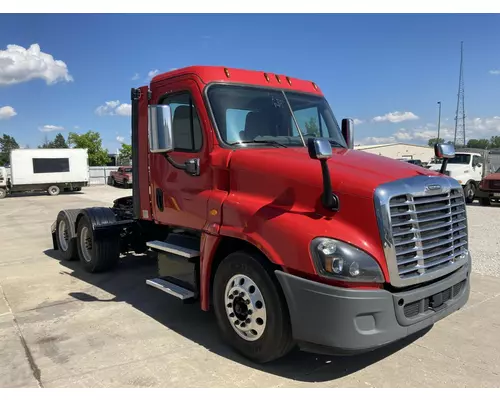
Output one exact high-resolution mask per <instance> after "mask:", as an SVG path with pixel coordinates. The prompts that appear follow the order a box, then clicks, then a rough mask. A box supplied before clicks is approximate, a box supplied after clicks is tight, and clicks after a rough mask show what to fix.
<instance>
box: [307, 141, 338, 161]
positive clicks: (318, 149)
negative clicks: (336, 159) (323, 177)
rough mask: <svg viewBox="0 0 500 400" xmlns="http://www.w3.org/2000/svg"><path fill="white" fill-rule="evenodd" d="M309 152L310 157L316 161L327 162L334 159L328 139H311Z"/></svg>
mask: <svg viewBox="0 0 500 400" xmlns="http://www.w3.org/2000/svg"><path fill="white" fill-rule="evenodd" d="M307 150H308V151H309V157H311V158H312V159H314V160H325V159H328V158H331V157H332V145H331V144H330V142H329V141H328V139H327V138H309V139H308V141H307Z"/></svg>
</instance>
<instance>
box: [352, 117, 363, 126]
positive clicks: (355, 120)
mask: <svg viewBox="0 0 500 400" xmlns="http://www.w3.org/2000/svg"><path fill="white" fill-rule="evenodd" d="M353 122H354V125H359V124H362V123H363V122H364V121H363V120H362V119H358V118H354V119H353Z"/></svg>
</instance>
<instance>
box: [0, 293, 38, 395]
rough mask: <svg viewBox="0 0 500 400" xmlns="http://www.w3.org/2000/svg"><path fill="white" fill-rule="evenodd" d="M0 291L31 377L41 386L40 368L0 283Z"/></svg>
mask: <svg viewBox="0 0 500 400" xmlns="http://www.w3.org/2000/svg"><path fill="white" fill-rule="evenodd" d="M0 291H1V292H2V297H3V299H4V301H5V304H7V307H8V308H9V311H10V314H11V315H12V321H13V322H14V327H15V328H16V332H17V335H18V337H19V340H20V341H21V345H22V346H23V349H24V353H25V355H26V359H27V360H28V364H29V366H30V368H31V372H32V374H33V377H34V378H35V380H36V382H37V384H38V387H39V388H43V384H42V381H41V372H40V368H38V366H37V365H36V362H35V359H34V358H33V354H31V350H30V348H29V347H28V343H26V340H25V339H24V336H23V333H22V331H21V328H20V327H19V324H18V323H17V320H16V316H15V315H14V312H13V311H12V307H11V306H10V303H9V300H8V299H7V296H6V295H5V292H4V291H3V287H2V285H0Z"/></svg>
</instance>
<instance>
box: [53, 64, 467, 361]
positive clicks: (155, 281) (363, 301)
mask: <svg viewBox="0 0 500 400" xmlns="http://www.w3.org/2000/svg"><path fill="white" fill-rule="evenodd" d="M131 94H132V96H131V97H132V157H133V161H132V163H133V166H134V168H133V171H132V175H133V190H132V193H133V194H132V196H130V197H122V198H119V199H116V200H115V201H114V203H113V205H112V206H111V207H89V208H83V209H70V210H61V211H60V212H59V214H58V215H57V218H56V220H55V221H54V223H53V225H52V239H53V246H54V249H59V252H60V254H61V257H62V258H64V259H65V260H78V259H79V260H80V263H81V264H82V266H83V268H85V269H86V270H87V271H88V272H90V273H98V272H101V271H105V270H109V269H110V268H112V267H113V266H116V265H117V263H118V261H119V256H120V254H121V253H123V254H126V253H127V252H135V253H145V252H147V251H149V250H152V251H155V252H157V256H158V261H157V262H158V273H157V276H152V277H151V279H149V280H147V282H146V283H147V284H148V285H150V286H152V287H154V288H157V289H160V290H162V291H164V292H165V293H168V294H170V295H172V296H175V297H177V298H179V299H180V300H182V301H186V302H191V301H196V302H199V303H200V307H201V309H202V310H205V311H208V310H211V309H213V310H214V311H215V317H216V319H217V322H218V325H219V327H220V331H221V334H222V336H223V337H224V339H225V340H226V342H227V343H229V344H230V345H231V346H233V347H234V348H235V349H236V350H237V351H239V352H240V353H242V354H243V355H245V356H246V357H248V358H249V359H251V360H254V361H256V362H268V361H271V360H274V359H277V358H279V357H281V356H283V355H285V354H286V353H287V352H288V351H290V350H291V349H292V348H293V347H295V346H296V345H298V346H299V347H300V348H301V349H303V350H308V351H320V352H330V353H334V354H338V353H348V354H350V353H359V352H365V351H369V350H372V349H374V348H377V347H380V346H384V345H386V344H388V343H391V342H394V341H397V340H399V339H402V338H404V337H406V336H407V335H409V334H411V333H413V332H417V331H420V330H422V329H425V328H426V327H429V326H431V325H432V324H434V323H435V322H437V321H439V320H441V319H442V318H445V317H446V316H448V315H450V314H451V313H453V312H454V311H456V310H458V309H459V308H461V307H462V306H463V305H464V304H466V302H467V300H468V297H469V291H470V283H469V274H470V271H471V258H470V255H469V250H468V236H467V235H468V234H467V215H466V208H465V202H464V195H463V190H462V187H461V186H460V184H459V183H458V182H457V181H456V180H454V179H451V178H449V177H448V176H446V175H443V174H442V173H440V172H433V171H426V172H425V174H424V173H423V171H422V168H420V167H417V166H414V165H411V164H408V163H401V162H399V161H397V160H394V159H390V158H387V157H381V156H377V155H374V154H369V153H366V152H363V151H357V150H353V143H354V142H353V121H352V120H351V119H343V120H342V123H341V126H342V128H340V127H339V126H338V124H337V122H336V119H335V117H334V114H333V113H332V110H331V109H330V106H329V105H328V102H327V101H326V99H325V98H324V97H323V94H322V92H321V89H320V88H319V87H318V86H317V85H316V84H315V83H314V82H311V81H307V80H300V79H295V78H290V77H287V76H284V75H275V74H270V73H264V72H258V71H248V70H241V69H232V68H223V67H188V68H183V69H179V70H175V71H172V72H168V73H165V74H160V75H157V76H155V77H154V78H153V79H152V81H151V82H150V84H149V86H143V87H140V88H138V89H132V91H131ZM311 118H313V119H315V121H316V126H317V127H318V129H317V132H309V133H306V129H305V126H306V122H307V124H308V126H309V127H310V126H311V125H310V121H311ZM435 151H436V156H438V157H441V158H445V159H447V157H452V156H453V151H454V149H453V147H452V146H451V147H450V146H447V145H438V146H436V148H435ZM444 165H445V166H446V163H445V164H444ZM137 258H140V257H137ZM165 312H166V313H167V312H168V310H167V309H165Z"/></svg>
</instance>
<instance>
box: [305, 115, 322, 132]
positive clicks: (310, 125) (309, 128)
mask: <svg viewBox="0 0 500 400" xmlns="http://www.w3.org/2000/svg"><path fill="white" fill-rule="evenodd" d="M306 135H314V136H319V128H318V124H317V122H316V118H314V117H311V118H310V119H309V121H306Z"/></svg>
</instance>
